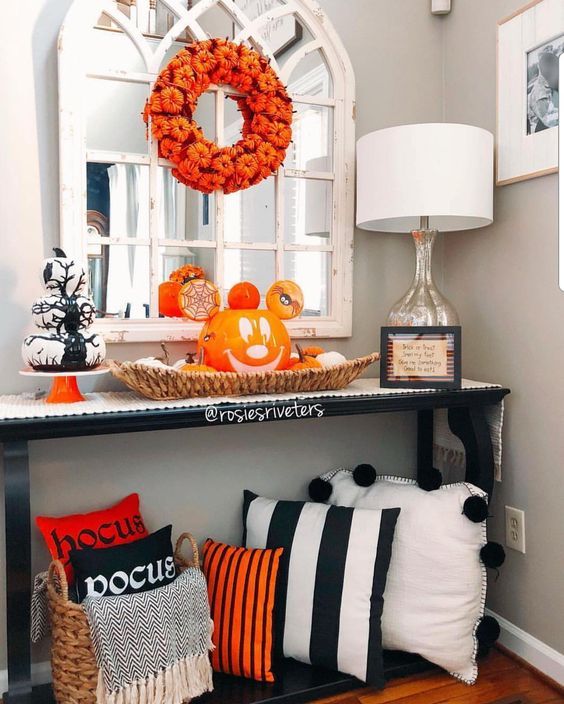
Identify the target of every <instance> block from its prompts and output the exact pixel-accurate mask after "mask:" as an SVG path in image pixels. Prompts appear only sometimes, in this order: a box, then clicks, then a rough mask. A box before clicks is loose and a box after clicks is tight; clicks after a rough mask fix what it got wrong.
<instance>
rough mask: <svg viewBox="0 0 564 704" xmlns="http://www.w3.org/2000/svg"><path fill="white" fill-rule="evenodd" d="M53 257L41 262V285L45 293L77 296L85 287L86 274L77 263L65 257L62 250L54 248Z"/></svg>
mask: <svg viewBox="0 0 564 704" xmlns="http://www.w3.org/2000/svg"><path fill="white" fill-rule="evenodd" d="M54 251H55V255H56V256H54V257H49V258H48V259H45V261H44V262H43V285H44V287H45V288H46V289H47V291H55V292H57V293H58V294H59V295H62V296H64V295H67V296H78V295H79V294H81V293H83V292H84V290H85V289H86V287H87V284H88V280H87V278H86V272H85V271H84V269H83V268H82V266H81V265H80V263H79V262H76V261H75V260H74V259H71V258H69V257H67V256H66V255H65V253H64V252H63V250H62V249H58V248H55V249H54Z"/></svg>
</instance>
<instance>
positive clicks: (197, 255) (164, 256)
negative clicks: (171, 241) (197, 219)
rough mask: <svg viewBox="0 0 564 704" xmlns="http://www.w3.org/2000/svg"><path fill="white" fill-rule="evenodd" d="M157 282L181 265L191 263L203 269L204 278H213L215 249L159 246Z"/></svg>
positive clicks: (164, 279)
mask: <svg viewBox="0 0 564 704" xmlns="http://www.w3.org/2000/svg"><path fill="white" fill-rule="evenodd" d="M159 260H160V270H159V283H160V282H161V281H167V280H168V277H169V276H170V274H171V273H172V272H173V271H174V270H175V269H179V268H180V267H181V266H185V265H186V264H192V265H193V266H199V267H201V268H202V269H203V270H204V276H205V277H206V279H209V280H210V281H213V280H214V279H215V250H214V249H207V248H199V247H191V248H190V249H187V248H186V247H159Z"/></svg>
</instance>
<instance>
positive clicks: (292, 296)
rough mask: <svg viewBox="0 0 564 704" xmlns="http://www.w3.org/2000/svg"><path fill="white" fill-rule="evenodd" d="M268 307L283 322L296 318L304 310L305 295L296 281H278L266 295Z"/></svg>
mask: <svg viewBox="0 0 564 704" xmlns="http://www.w3.org/2000/svg"><path fill="white" fill-rule="evenodd" d="M266 307H267V308H268V310H270V311H272V312H273V313H274V315H277V316H278V317H279V318H280V319H281V320H290V319H291V318H296V317H297V316H298V315H299V314H300V313H301V312H302V310H303V309H304V294H303V292H302V289H301V288H300V287H299V286H298V284H296V283H295V282H294V281H289V280H286V281H276V283H274V284H272V286H271V287H270V288H269V289H268V291H267V294H266Z"/></svg>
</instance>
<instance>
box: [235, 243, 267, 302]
mask: <svg viewBox="0 0 564 704" xmlns="http://www.w3.org/2000/svg"><path fill="white" fill-rule="evenodd" d="M223 258H224V262H225V284H224V300H226V299H227V294H228V292H229V289H230V288H231V287H232V286H234V285H235V284H236V283H239V281H252V282H253V283H254V285H255V286H256V287H257V288H258V290H259V291H260V295H261V300H262V303H263V304H264V296H265V295H266V292H267V291H268V289H269V288H270V287H271V286H272V284H273V283H274V281H275V280H276V276H275V260H274V252H261V251H257V250H252V249H226V250H225V252H224V253H223Z"/></svg>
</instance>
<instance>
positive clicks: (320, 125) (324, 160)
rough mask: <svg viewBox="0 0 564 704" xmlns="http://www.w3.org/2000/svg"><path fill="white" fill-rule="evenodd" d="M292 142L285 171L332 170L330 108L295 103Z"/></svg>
mask: <svg viewBox="0 0 564 704" xmlns="http://www.w3.org/2000/svg"><path fill="white" fill-rule="evenodd" d="M294 111H295V112H294V123H293V125H292V142H291V144H290V146H289V148H288V151H287V153H286V160H285V161H284V166H285V167H286V168H287V169H300V170H307V171H331V170H332V169H333V108H330V107H326V106H324V105H306V104H304V103H294Z"/></svg>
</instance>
